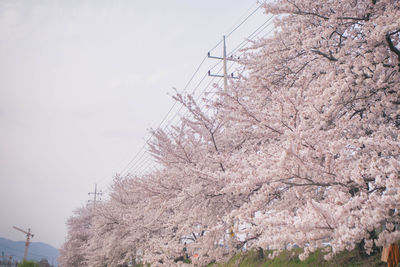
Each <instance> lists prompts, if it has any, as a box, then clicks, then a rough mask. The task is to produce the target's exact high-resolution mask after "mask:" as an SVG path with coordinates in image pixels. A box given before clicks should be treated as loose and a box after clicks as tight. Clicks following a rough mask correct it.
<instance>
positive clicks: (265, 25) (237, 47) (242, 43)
mask: <svg viewBox="0 0 400 267" xmlns="http://www.w3.org/2000/svg"><path fill="white" fill-rule="evenodd" d="M273 17H274V16H271V17H270V18H269V19H268V20H266V21H265V22H264V23H263V24H262V25H260V26H259V27H258V28H257V29H256V30H255V31H253V32H252V33H251V34H250V35H249V36H248V38H246V40H245V41H243V42H241V43H240V44H239V45H238V46H236V47H235V48H234V49H233V50H232V51H231V52H230V53H229V54H228V55H233V54H234V53H236V52H237V51H238V50H240V49H242V48H243V47H244V46H245V45H246V44H247V43H248V42H249V40H251V39H254V38H255V37H257V36H258V35H259V34H261V33H262V32H263V31H264V30H265V29H266V28H267V27H268V26H270V23H268V22H270V21H271V19H272V18H273ZM267 23H268V24H267ZM260 29H261V30H260ZM272 30H273V29H272ZM272 30H270V31H269V32H268V33H267V34H269V33H270V32H271V31H272ZM267 34H266V35H267ZM241 54H243V53H241ZM219 64H220V62H219V63H217V64H215V65H214V67H216V66H217V65H219ZM233 65H234V63H232V64H231V65H230V67H229V68H228V69H231V68H232V67H233ZM214 67H213V68H214ZM221 71H222V67H220V69H219V70H218V72H217V73H221ZM206 76H207V75H205V76H204V77H203V79H202V80H201V81H200V82H199V83H198V85H197V86H196V87H195V88H194V89H193V91H192V92H194V91H196V90H197V88H198V87H199V86H200V84H201V83H202V82H203V80H204V79H205V77H206ZM214 80H215V77H213V79H211V81H210V82H209V83H208V85H207V86H206V87H205V88H204V90H203V91H202V92H201V93H200V94H199V96H198V97H197V98H196V101H198V100H199V99H200V97H201V96H202V95H204V93H205V91H206V90H207V89H208V88H209V86H210V85H211V84H212V82H213V81H214ZM218 83H220V81H218ZM213 95H215V92H213V93H212V94H211V96H213ZM209 101H210V99H209V100H208V101H206V102H204V103H202V105H201V106H200V108H203V107H204V106H205V105H207V104H208V103H209ZM182 108H183V105H181V107H180V108H179V110H178V112H177V113H175V115H174V117H173V118H172V119H174V118H175V117H176V116H177V115H178V114H179V112H180V111H181V110H182ZM187 114H188V111H186V112H185V114H183V117H184V116H186V115H187ZM172 119H171V120H172ZM168 127H169V125H166V126H164V128H163V129H164V130H165V129H167V128H168ZM146 158H150V159H149V160H145V161H142V162H141V163H140V164H139V166H136V167H137V170H135V172H134V173H136V172H140V170H142V169H143V165H145V164H146V163H148V162H149V163H148V164H147V166H149V165H150V164H151V162H152V161H151V156H147V157H146ZM139 161H141V160H140V159H139ZM147 166H146V167H147ZM134 168H135V166H132V167H131V168H130V170H132V169H134ZM145 169H146V168H145ZM140 173H143V171H142V172H140ZM139 175H140V174H139Z"/></svg>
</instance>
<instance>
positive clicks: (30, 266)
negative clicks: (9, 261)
mask: <svg viewBox="0 0 400 267" xmlns="http://www.w3.org/2000/svg"><path fill="white" fill-rule="evenodd" d="M18 267H39V264H38V263H37V262H34V261H26V260H24V261H23V262H22V263H20V264H18Z"/></svg>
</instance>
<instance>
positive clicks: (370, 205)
mask: <svg viewBox="0 0 400 267" xmlns="http://www.w3.org/2000/svg"><path fill="white" fill-rule="evenodd" d="M265 11H266V13H273V14H277V15H278V16H277V19H276V20H275V27H276V31H275V33H274V35H273V36H272V37H268V38H263V39H259V40H257V41H253V43H252V46H251V47H250V48H248V49H246V50H245V51H244V52H245V53H244V56H243V57H241V58H240V60H239V63H240V64H241V65H242V67H243V70H244V71H243V73H242V75H241V76H240V79H238V80H230V81H229V86H228V88H225V89H224V88H218V87H217V88H216V90H217V94H216V96H214V97H213V98H210V99H208V101H209V102H208V103H209V108H208V109H207V110H204V109H203V108H201V107H200V105H199V103H197V102H196V101H195V99H194V98H193V96H191V95H180V94H177V95H176V96H175V99H176V100H177V101H179V102H180V103H181V104H183V106H184V107H185V108H186V109H187V110H188V115H186V116H184V117H182V119H181V121H180V123H179V125H175V126H174V127H172V128H171V129H170V130H169V131H166V130H163V129H155V130H153V131H152V134H153V137H154V138H153V139H152V140H151V142H150V144H149V147H150V148H149V151H150V152H151V154H152V155H153V156H154V159H155V160H157V161H158V162H159V164H160V165H161V166H162V168H161V169H160V170H156V171H154V172H152V173H150V174H146V175H143V176H141V177H137V176H132V175H129V174H128V175H126V176H123V177H120V176H117V177H115V180H114V182H113V184H112V192H111V194H110V199H109V200H107V201H104V202H101V203H97V204H96V205H95V206H89V207H83V208H81V209H79V210H77V212H76V214H75V215H74V216H72V217H71V218H70V219H69V221H68V227H69V232H68V236H67V239H66V242H65V244H64V246H63V248H62V250H61V257H60V261H61V264H63V265H64V266H100V265H101V266H104V264H107V266H117V265H118V264H122V263H126V262H129V261H136V262H147V263H151V264H152V266H158V265H167V266H172V265H178V264H180V262H177V261H176V259H177V258H178V257H179V256H182V255H184V254H188V256H190V257H191V260H192V263H193V264H198V265H202V264H207V263H209V262H211V261H213V260H223V259H226V258H227V257H229V256H230V255H232V254H233V253H235V252H237V251H239V250H242V249H249V248H263V249H269V250H272V251H273V252H272V254H271V255H270V256H271V257H273V256H275V255H277V254H279V252H280V251H282V250H283V249H290V247H292V246H293V245H296V246H299V247H302V248H304V253H303V254H302V255H300V258H301V259H305V258H306V257H307V256H308V255H309V253H311V252H313V251H314V250H315V249H316V248H324V249H325V250H326V252H327V254H326V259H329V258H330V257H331V256H333V255H334V254H335V253H338V252H340V251H343V250H352V249H354V248H355V246H357V245H359V244H363V246H364V248H365V250H366V252H367V253H370V252H371V251H373V249H374V247H376V246H384V245H387V244H390V243H393V242H395V241H397V240H399V239H400V231H399V230H398V228H397V225H398V223H400V216H399V208H400V207H399V205H400V136H399V133H400V109H399V107H400V19H399V18H400V2H399V1H396V0H361V1H360V0H358V1H357V0H327V1H315V0H314V1H310V0H290V1H289V0H276V1H272V2H271V3H267V4H265Z"/></svg>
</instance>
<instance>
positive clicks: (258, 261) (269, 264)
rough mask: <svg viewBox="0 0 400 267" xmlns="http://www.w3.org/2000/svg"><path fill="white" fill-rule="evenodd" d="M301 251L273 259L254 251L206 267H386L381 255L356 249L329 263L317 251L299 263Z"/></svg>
mask: <svg viewBox="0 0 400 267" xmlns="http://www.w3.org/2000/svg"><path fill="white" fill-rule="evenodd" d="M301 252H302V250H301V249H294V250H292V251H283V252H282V253H281V254H280V255H279V256H277V257H275V258H274V259H272V260H271V259H268V257H267V255H268V254H269V253H271V251H264V253H265V255H266V256H265V257H260V253H259V252H258V251H255V250H251V251H248V252H246V253H238V254H236V255H234V256H233V257H232V258H231V259H230V260H229V261H228V262H227V263H225V264H219V263H210V264H209V265H207V267H315V266H320V267H375V266H382V267H383V266H386V263H384V262H382V261H381V260H380V258H381V253H380V252H376V253H375V254H373V255H370V256H368V257H365V255H364V254H363V251H362V250H360V249H358V248H356V249H354V250H352V251H344V252H341V253H339V254H337V255H336V256H335V257H334V258H333V259H331V260H330V261H325V260H324V253H323V252H322V251H321V250H317V251H316V252H314V253H311V254H310V256H309V257H308V258H307V259H306V260H305V261H300V259H299V258H298V255H299V254H300V253H301Z"/></svg>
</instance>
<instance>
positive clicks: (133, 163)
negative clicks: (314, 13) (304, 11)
mask: <svg viewBox="0 0 400 267" xmlns="http://www.w3.org/2000/svg"><path fill="white" fill-rule="evenodd" d="M265 2H266V1H264V2H263V3H261V4H260V5H258V6H257V8H256V9H255V10H253V11H252V12H251V13H250V14H249V15H247V16H246V18H245V19H244V20H242V21H241V22H240V23H239V24H238V25H236V26H235V27H234V28H233V29H232V30H231V31H230V32H229V33H228V34H227V35H226V38H227V37H229V36H231V35H232V34H233V33H234V32H235V31H236V30H237V29H238V28H239V27H241V26H242V25H243V24H244V23H245V22H246V21H247V20H248V19H249V18H250V17H251V16H253V15H254V14H255V13H256V12H257V11H258V10H259V9H260V8H261V7H262V6H263V5H264V4H265ZM251 8H252V7H251ZM251 8H250V9H251ZM250 9H249V10H250ZM242 17H243V16H242ZM273 17H275V16H271V17H270V18H269V19H267V20H266V21H265V22H264V23H263V24H262V25H260V26H259V27H258V28H257V29H256V30H255V31H253V32H252V33H251V34H250V35H249V36H248V38H246V39H245V40H244V41H242V42H241V43H240V44H239V45H238V46H236V47H235V49H233V50H232V51H231V52H230V53H229V54H230V55H233V54H234V53H236V52H237V51H238V50H239V49H242V48H243V47H244V46H245V45H246V44H247V43H248V42H249V40H250V39H252V38H254V37H256V36H258V35H259V34H260V33H261V32H262V31H264V30H265V29H266V28H267V27H268V26H269V25H270V23H268V22H269V21H270V20H271V19H272V18H273ZM260 29H261V30H260ZM253 35H254V36H253ZM221 42H222V40H221V41H219V42H218V43H217V44H216V45H215V46H214V47H213V48H212V49H210V50H209V51H210V52H211V51H212V50H214V49H215V48H216V47H217V46H218V45H220V44H221ZM206 59H207V56H206V57H204V58H203V60H202V62H201V63H200V64H199V66H198V67H197V69H196V71H195V72H194V74H193V75H192V76H191V78H190V79H189V81H188V83H187V84H186V85H185V87H184V89H183V90H182V92H180V93H181V94H183V93H184V92H186V90H187V89H188V87H189V85H190V83H191V82H192V81H193V79H194V77H195V76H196V75H197V73H198V71H199V70H200V68H201V67H202V65H203V63H204V62H205V60H206ZM219 64H221V61H219V62H218V63H217V64H215V65H214V66H213V67H212V68H211V69H210V70H212V69H214V68H215V67H216V66H218V65H219ZM231 67H232V65H231V66H230V68H231ZM220 71H221V70H219V71H218V73H220ZM206 77H207V74H205V75H204V76H203V78H202V79H201V80H200V82H199V83H198V84H197V86H195V88H194V89H193V90H192V94H193V93H194V92H195V91H196V90H197V89H198V88H199V87H200V85H201V83H202V82H203V81H204V80H205V78H206ZM214 79H215V77H213V78H212V79H211V81H210V82H209V83H208V85H207V86H206V87H205V89H204V90H203V91H202V93H201V94H199V96H198V97H197V100H198V99H199V98H200V97H201V96H202V95H203V94H204V93H205V91H206V90H207V89H208V87H209V86H210V85H211V84H212V82H213V81H214ZM218 83H219V82H218ZM207 102H208V101H207ZM177 104H178V101H175V102H174V104H173V105H172V107H171V108H170V109H169V111H168V112H167V113H166V115H165V116H164V117H163V119H162V120H161V122H160V123H159V125H158V127H157V128H156V129H159V128H161V126H162V124H163V123H164V122H166V120H167V118H168V116H169V115H170V114H171V112H172V110H173V109H174V108H175V106H176V105H177ZM203 106H204V105H203ZM183 107H184V105H183V104H181V106H180V107H179V109H178V111H177V112H176V113H175V114H174V115H173V117H172V118H170V119H169V121H168V123H167V124H166V125H165V126H164V127H163V129H164V130H165V129H167V128H168V127H169V126H170V124H172V122H173V120H174V119H175V118H176V116H177V115H178V114H179V113H180V111H181V110H182V108H183ZM186 114H187V111H186V113H185V115H186ZM153 136H154V135H153V134H151V135H150V136H149V137H148V138H147V139H146V141H145V143H144V144H143V146H142V147H141V148H140V149H139V151H138V152H137V153H136V154H135V155H134V157H133V158H132V159H131V160H130V161H129V162H128V164H126V166H125V167H124V168H122V170H121V171H120V174H121V175H125V174H127V173H132V174H133V173H136V172H137V171H138V168H140V169H139V170H141V169H142V167H143V165H145V164H146V163H147V162H150V163H148V164H149V165H150V164H151V162H152V161H153V160H152V157H151V155H149V153H148V152H147V151H146V150H145V148H146V146H147V145H148V143H149V142H150V140H151V138H152V137H153ZM146 152H147V153H146ZM134 169H135V171H134V172H132V170H134Z"/></svg>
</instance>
